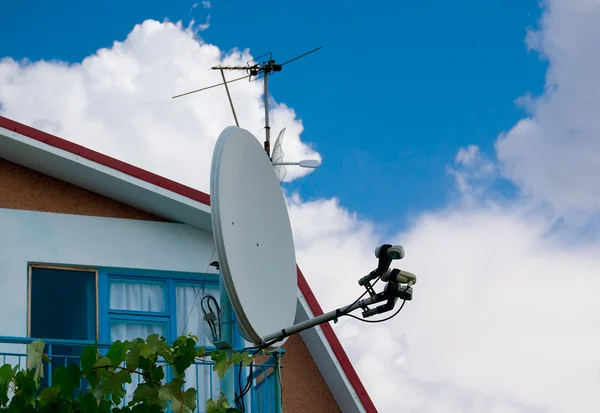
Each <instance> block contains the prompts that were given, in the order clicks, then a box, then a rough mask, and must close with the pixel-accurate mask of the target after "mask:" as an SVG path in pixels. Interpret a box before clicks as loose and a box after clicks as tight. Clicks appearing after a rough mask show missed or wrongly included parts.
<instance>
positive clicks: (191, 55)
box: [0, 20, 320, 190]
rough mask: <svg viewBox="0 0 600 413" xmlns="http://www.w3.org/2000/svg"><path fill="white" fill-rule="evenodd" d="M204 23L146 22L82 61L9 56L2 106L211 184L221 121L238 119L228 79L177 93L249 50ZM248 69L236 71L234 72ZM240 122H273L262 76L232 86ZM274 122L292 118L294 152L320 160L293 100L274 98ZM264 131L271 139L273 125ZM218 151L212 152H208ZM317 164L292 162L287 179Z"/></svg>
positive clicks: (0, 63) (0, 66) (254, 126)
mask: <svg viewBox="0 0 600 413" xmlns="http://www.w3.org/2000/svg"><path fill="white" fill-rule="evenodd" d="M197 30H199V28H198V27H195V26H190V27H187V28H184V27H181V25H180V24H173V23H168V22H166V23H159V22H156V21H150V20H148V21H145V22H144V23H142V24H140V25H137V26H135V28H134V29H133V30H132V32H131V33H130V34H129V35H128V36H127V38H126V39H125V40H124V41H122V42H115V43H114V44H113V45H112V47H110V48H106V49H101V50H98V51H97V52H96V53H94V54H93V55H91V56H89V57H87V58H85V59H84V60H83V61H82V62H81V63H77V64H66V63H61V62H54V61H53V62H46V61H38V62H16V61H14V60H13V59H11V58H4V59H2V60H0V85H1V86H0V105H1V106H0V107H1V108H2V114H3V115H4V116H7V117H9V118H13V119H15V120H18V121H21V122H23V123H26V124H29V125H32V126H34V127H38V128H40V129H42V130H45V131H47V132H50V133H54V134H57V135H59V136H61V137H64V138H66V139H71V140H75V141H77V142H79V143H81V144H83V145H85V146H88V147H90V148H92V149H95V150H98V151H100V152H105V153H110V154H111V155H113V156H115V157H117V158H119V159H121V160H124V161H126V162H131V163H133V164H136V165H139V166H141V167H143V168H148V169H152V170H153V171H155V172H156V173H159V174H161V175H165V176H167V177H169V178H171V179H175V180H177V181H180V182H182V183H185V184H188V185H191V186H194V187H197V188H201V189H203V190H207V189H208V186H209V185H208V182H209V170H210V162H206V160H204V161H202V162H201V161H199V160H200V159H203V156H205V155H203V154H209V153H211V152H212V148H213V145H214V143H215V141H216V139H217V137H218V135H219V133H220V132H221V130H222V129H223V128H224V127H226V126H229V125H232V124H234V119H233V115H232V114H231V110H230V108H229V104H228V102H227V95H226V93H225V90H224V88H223V87H218V88H214V89H210V90H207V91H204V92H200V93H197V94H193V95H189V96H185V97H181V98H178V99H171V97H172V96H174V95H177V94H180V93H183V92H186V91H190V90H194V89H198V88H200V87H203V86H208V85H212V84H216V83H220V82H221V81H222V79H221V75H220V73H218V72H217V71H213V70H210V68H211V67H212V66H216V65H219V64H226V65H240V64H245V62H247V61H248V60H250V59H251V58H252V57H251V55H250V54H249V51H248V50H244V51H240V50H231V51H228V52H225V51H221V50H219V49H218V48H217V47H216V46H214V45H211V44H207V43H204V42H203V41H202V40H201V39H199V38H198V37H197V36H196V33H197ZM244 74H245V73H244V72H242V73H234V74H229V73H228V74H227V75H228V79H232V78H234V77H239V76H243V75H244ZM230 91H231V94H232V98H233V102H234V104H235V109H236V112H237V116H238V119H239V121H240V126H242V127H243V128H246V129H248V130H249V131H251V132H252V133H254V134H256V133H258V132H259V130H260V129H261V128H262V126H263V125H264V111H263V108H262V100H261V96H262V85H261V84H260V82H248V81H245V80H242V81H239V82H236V83H233V84H231V85H230ZM272 113H273V114H272V119H271V127H272V129H271V130H272V131H273V133H278V132H279V130H281V129H282V128H284V127H287V132H286V138H285V146H284V150H285V152H286V154H287V155H288V156H289V157H290V158H307V157H308V158H317V159H320V156H319V154H318V153H316V152H315V151H314V150H313V149H311V147H310V146H309V145H307V144H306V143H303V142H301V141H300V133H301V132H302V129H303V127H302V124H301V122H300V121H299V120H298V119H296V115H295V113H294V112H293V111H292V110H291V109H289V108H288V107H287V106H286V105H285V104H282V103H279V104H278V103H275V104H274V106H273V107H272ZM261 139H264V134H263V137H262V138H261ZM206 159H210V158H206ZM309 172H310V170H309V169H304V168H288V175H287V180H291V179H294V178H298V177H300V176H303V175H306V174H308V173H309Z"/></svg>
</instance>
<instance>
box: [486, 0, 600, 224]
mask: <svg viewBox="0 0 600 413" xmlns="http://www.w3.org/2000/svg"><path fill="white" fill-rule="evenodd" d="M544 3H545V4H546V6H547V12H546V13H544V15H543V18H542V20H541V24H540V26H541V27H540V29H539V30H538V31H532V32H530V33H529V35H528V37H527V44H528V46H529V47H530V48H531V49H532V50H534V51H537V52H539V53H540V54H541V55H542V56H544V57H545V58H546V59H548V61H549V63H550V67H549V70H548V72H547V75H546V88H545V89H546V91H545V93H544V94H543V95H542V96H540V97H538V98H534V97H531V96H527V97H526V98H524V99H521V100H520V101H521V103H524V104H525V107H526V108H527V109H528V110H529V112H530V116H529V117H527V118H525V119H523V120H521V121H520V122H519V123H518V124H517V125H515V126H514V127H513V128H512V129H511V130H510V131H508V132H507V133H506V134H505V135H503V136H502V137H501V139H499V141H498V142H497V145H496V146H497V151H498V157H499V159H500V161H501V164H502V166H503V170H504V173H505V174H506V175H507V176H508V177H509V178H511V179H513V180H514V181H515V182H516V183H517V184H518V185H519V186H520V187H521V188H522V190H523V193H524V194H525V195H527V196H531V197H532V198H534V199H536V200H538V201H542V202H549V203H550V205H552V207H553V208H554V209H555V210H556V212H557V213H558V214H576V215H579V214H581V213H586V214H597V213H598V212H600V180H598V179H597V176H598V175H599V174H600V134H599V132H600V116H598V113H599V112H600V54H598V45H599V43H598V39H599V38H600V26H599V25H598V24H597V22H598V20H599V19H600V3H599V2H598V1H597V0H552V1H546V2H544Z"/></svg>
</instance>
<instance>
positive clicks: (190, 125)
mask: <svg viewBox="0 0 600 413" xmlns="http://www.w3.org/2000/svg"><path fill="white" fill-rule="evenodd" d="M595 4H597V2H592V1H586V0H570V1H567V0H563V1H551V2H548V3H547V6H546V7H547V9H546V11H545V14H544V18H543V20H542V24H541V27H540V29H539V30H538V31H536V32H533V33H532V34H530V35H529V36H528V44H529V45H530V47H532V48H534V50H537V51H541V52H542V53H543V54H544V55H545V56H546V58H548V59H549V63H550V69H549V73H548V84H549V87H548V88H547V92H546V93H545V94H544V95H543V96H540V97H537V98H527V99H521V102H524V104H526V105H527V107H528V108H529V110H530V112H529V116H528V117H527V118H526V119H524V120H522V121H521V122H519V123H518V124H517V125H515V127H514V128H512V129H511V130H510V131H508V132H507V133H505V134H503V135H501V136H500V138H499V140H498V142H497V156H498V159H497V160H496V159H486V158H484V157H482V155H481V153H480V152H479V150H478V148H477V147H475V146H467V147H466V148H462V149H459V148H457V151H458V153H457V156H456V159H455V161H456V162H455V164H454V165H452V166H451V167H449V171H450V172H451V173H452V174H454V176H455V177H456V182H457V188H458V190H459V194H460V196H461V198H460V200H461V202H458V203H456V204H453V205H451V206H448V207H447V208H444V209H442V210H439V211H433V212H424V213H422V214H421V215H420V216H419V217H418V218H417V219H416V220H415V221H414V223H413V225H412V226H411V227H410V228H408V229H406V230H405V231H403V232H401V233H397V234H392V235H391V236H390V237H386V238H383V235H382V234H381V233H380V231H381V228H379V227H378V225H377V223H375V222H370V221H366V220H363V219H360V218H359V217H358V216H357V215H356V214H354V213H353V212H352V211H348V210H347V209H345V208H344V207H343V205H340V203H339V201H338V200H336V199H320V200H314V201H310V202H307V201H305V200H303V199H302V198H301V196H300V195H298V194H288V204H289V211H290V217H291V220H292V223H293V229H294V238H295V243H296V247H297V257H298V262H299V264H300V267H301V268H302V269H303V272H304V273H305V275H306V276H307V278H308V280H309V282H310V284H311V286H312V288H313V289H314V291H315V294H316V296H317V297H318V298H319V300H320V302H321V304H322V306H323V307H324V308H325V309H333V308H335V307H338V306H342V305H345V304H347V303H349V302H351V301H352V300H353V299H354V298H356V296H357V295H358V294H360V293H361V290H360V289H359V287H358V285H357V284H356V281H357V279H358V278H359V277H360V276H362V275H364V274H366V273H368V272H369V271H370V270H371V269H373V268H374V266H375V265H376V260H375V257H374V255H373V249H374V247H375V246H376V245H377V244H380V243H382V242H392V243H400V244H402V245H404V247H405V249H406V253H407V256H406V258H405V259H404V260H402V261H401V262H399V263H397V264H398V266H399V267H401V268H405V269H407V270H409V271H411V272H415V273H416V274H417V276H418V277H419V280H418V283H417V285H416V286H415V299H414V300H413V301H412V302H410V303H408V304H407V305H406V308H405V309H404V310H403V311H402V313H401V314H400V315H399V316H398V317H397V318H395V319H393V320H391V321H389V322H387V323H385V324H362V323H359V322H358V321H355V320H351V319H344V320H341V321H340V322H339V323H338V324H336V325H334V328H335V330H336V331H337V333H338V334H339V336H340V337H341V340H342V343H343V345H344V346H345V348H346V349H347V351H348V353H349V356H350V358H351V360H352V361H353V363H354V364H355V366H356V367H357V369H358V372H359V375H360V376H361V378H362V379H363V382H364V383H365V385H366V387H367V389H368V390H369V392H370V394H371V395H372V397H373V399H374V401H375V404H376V405H377V407H378V408H379V410H380V411H381V412H383V413H386V412H389V413H395V412H399V411H406V412H410V413H434V412H435V413H439V412H443V413H453V412H461V413H481V412H492V413H533V412H536V413H538V412H548V413H572V412H577V413H588V412H589V413H592V412H594V413H595V412H597V411H598V410H599V409H600V402H599V401H598V397H597V394H598V391H599V390H600V388H599V386H600V352H598V350H597V347H598V346H597V343H598V342H599V341H600V332H599V331H598V329H597V328H596V326H598V325H599V324H600V323H599V322H600V320H599V318H600V304H599V303H600V302H599V301H598V300H597V299H596V297H595V295H596V294H595V292H596V291H598V289H599V288H600V278H598V276H597V271H598V270H597V268H599V266H600V254H598V252H597V251H598V250H599V247H600V245H598V244H596V243H593V242H588V243H585V244H581V243H579V244H577V245H574V244H566V245H565V244H564V243H563V242H562V239H561V238H560V233H559V232H556V231H553V229H554V227H555V223H556V219H557V218H559V217H562V216H564V215H565V214H568V213H571V212H572V211H573V210H578V211H585V212H586V213H588V214H589V213H593V212H594V211H595V210H596V208H597V206H598V205H600V204H599V203H598V202H597V198H596V195H595V193H596V192H595V191H597V189H599V188H597V187H598V185H599V184H598V183H597V182H596V180H594V179H593V178H594V173H596V174H597V172H600V171H597V170H596V169H594V168H596V167H597V166H598V165H597V164H596V163H595V159H596V158H597V157H599V155H600V151H599V148H598V139H597V138H595V136H596V134H598V133H600V125H597V124H596V122H595V117H594V116H595V112H597V111H598V110H595V109H598V105H597V102H598V100H599V99H600V90H596V86H597V85H598V84H600V82H598V80H599V79H596V76H600V71H599V70H597V69H599V67H598V64H600V59H599V58H597V56H595V55H594V51H595V48H596V46H597V45H598V42H599V41H600V40H598V39H600V36H596V35H594V33H596V32H598V31H599V29H598V28H597V27H600V26H598V25H597V24H596V22H597V21H598V19H597V18H596V17H598V16H597V13H598V6H595ZM574 27H576V28H577V30H572V28H574ZM197 30H198V28H197V27H193V26H192V27H182V26H181V25H178V24H173V23H159V22H156V21H146V22H144V23H143V24H141V25H138V26H136V27H135V28H134V29H133V30H132V32H131V33H130V34H129V35H128V36H127V38H126V39H125V40H124V41H122V42H115V43H114V45H113V46H112V47H110V48H107V49H102V50H99V51H97V52H96V53H94V54H93V55H91V56H89V57H88V58H86V59H84V60H83V61H82V62H81V63H77V64H65V63H61V62H44V61H39V62H15V61H14V60H12V59H10V58H4V59H2V60H0V85H1V86H0V108H1V109H0V110H1V113H2V115H4V116H8V117H10V118H13V119H15V120H18V121H21V122H24V123H27V124H30V125H32V126H34V127H38V128H40V129H43V130H46V131H48V132H50V133H54V134H57V135H59V136H62V137H64V138H67V139H70V140H73V141H75V142H77V143H80V144H83V145H85V146H88V147H91V148H93V149H96V150H99V151H101V152H104V153H107V154H109V155H112V156H115V157H117V158H119V159H122V160H124V161H127V162H130V163H133V164H136V165H139V166H141V167H143V168H146V169H149V170H152V171H153V172H156V173H159V174H161V175H165V176H167V177H169V178H172V179H175V180H178V181H180V182H182V183H185V184H188V185H191V186H194V187H196V188H198V189H201V190H204V191H207V190H208V187H209V185H208V180H209V165H210V158H211V154H212V149H213V146H214V142H215V140H216V137H217V136H218V134H219V132H220V131H221V130H222V129H223V128H224V127H225V126H228V125H230V124H232V123H233V118H232V115H231V113H230V110H229V106H228V103H227V98H226V95H225V92H224V90H222V89H221V88H215V89H212V90H209V91H206V92H202V93H199V94H196V95H192V96H189V97H186V98H181V99H174V100H173V99H171V96H172V95H175V94H178V93H182V92H185V91H187V90H192V89H196V88H199V87H202V86H205V85H210V84H213V83H219V82H220V81H221V79H220V74H219V73H215V72H213V71H210V70H209V68H210V67H211V66H213V65H216V64H243V63H245V62H246V61H247V60H250V59H251V56H250V53H249V51H247V50H244V51H240V50H231V51H227V52H224V51H221V50H220V49H219V48H218V47H216V46H214V45H210V44H206V43H204V42H203V41H202V39H200V38H198V37H197ZM583 63H585V64H583ZM231 92H232V94H233V99H234V103H235V105H236V111H237V113H238V116H239V119H240V123H241V125H242V126H243V127H245V128H247V129H248V130H250V131H251V132H252V133H255V134H258V132H259V130H260V129H261V128H262V125H263V121H264V118H263V116H264V115H263V108H262V103H261V92H262V90H261V86H260V85H259V84H258V83H248V82H245V81H241V82H237V83H234V84H232V85H231ZM584 98H585V99H584ZM594 102H596V103H594ZM594 104H596V106H593V105H594ZM594 108H595V109H594ZM594 111H595V112H594ZM271 121H272V126H273V129H272V130H273V131H274V133H273V135H276V131H278V130H280V129H281V128H283V127H287V132H286V138H285V146H284V150H285V152H286V155H289V158H290V159H292V158H296V159H299V158H306V157H311V158H318V159H320V157H319V155H318V153H317V152H316V151H315V150H314V149H312V148H311V146H310V145H309V144H307V143H306V142H303V141H302V139H301V138H300V137H301V133H302V130H303V125H302V122H301V121H300V120H299V119H298V118H297V117H296V114H295V113H294V111H293V109H291V108H290V107H288V106H286V105H285V104H282V103H279V104H276V105H275V106H273V107H272V108H271ZM575 132H577V133H575ZM567 133H568V134H567ZM308 172H309V171H308V170H303V169H299V168H289V169H288V176H287V178H288V179H295V178H298V177H300V176H301V174H305V173H308ZM502 174H504V176H506V177H508V178H509V179H512V180H513V181H514V182H515V183H516V185H518V187H519V189H520V190H521V191H522V196H520V197H519V198H517V199H513V200H510V201H507V200H503V201H498V199H497V198H496V197H495V195H494V193H490V191H491V188H492V186H490V185H488V184H489V183H490V182H491V181H492V180H493V179H495V178H496V177H499V176H502ZM541 204H545V205H546V204H549V205H551V209H552V214H547V213H546V210H545V209H540V208H541V207H540V205H541Z"/></svg>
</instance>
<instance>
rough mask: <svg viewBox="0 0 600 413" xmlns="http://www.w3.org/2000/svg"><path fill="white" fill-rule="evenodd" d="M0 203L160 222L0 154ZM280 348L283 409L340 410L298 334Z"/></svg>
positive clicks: (292, 412)
mask: <svg viewBox="0 0 600 413" xmlns="http://www.w3.org/2000/svg"><path fill="white" fill-rule="evenodd" d="M0 208H9V209H23V210H31V211H44V212H58V213H63V214H75V215H88V216H100V217H109V218H127V219H142V220H152V221H162V219H160V218H157V217H155V216H153V215H150V214H148V213H146V212H143V211H140V210H138V209H135V208H133V207H130V206H128V205H125V204H122V203H120V202H117V201H114V200H112V199H109V198H106V197H103V196H101V195H98V194H95V193H93V192H90V191H87V190H85V189H81V188H78V187H76V186H74V185H71V184H68V183H66V182H63V181H59V180H57V179H54V178H51V177H49V176H47V175H43V174H41V173H38V172H35V171H32V170H30V169H27V168H24V167H22V166H20V165H16V164H14V163H12V162H9V161H6V160H4V159H0ZM284 348H285V350H286V353H285V356H284V357H283V360H282V362H283V369H282V397H283V410H284V412H286V413H330V412H331V413H334V412H340V409H339V407H338V406H337V404H336V402H335V399H334V398H333V396H332V394H331V392H330V391H329V388H328V387H327V385H326V383H325V381H324V380H323V377H322V376H321V374H320V372H319V371H318V369H317V366H316V365H315V363H314V361H313V359H312V357H311V355H310V353H309V352H308V349H307V348H306V346H305V345H304V342H303V341H302V339H301V338H300V336H298V335H296V336H292V337H290V338H289V339H288V341H287V342H286V343H285V345H284Z"/></svg>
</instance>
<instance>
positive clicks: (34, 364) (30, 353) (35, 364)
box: [27, 340, 45, 386]
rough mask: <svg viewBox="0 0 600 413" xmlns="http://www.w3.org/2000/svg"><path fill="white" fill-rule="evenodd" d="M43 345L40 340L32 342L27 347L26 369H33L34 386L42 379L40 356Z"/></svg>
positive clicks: (42, 370) (42, 371) (42, 352)
mask: <svg viewBox="0 0 600 413" xmlns="http://www.w3.org/2000/svg"><path fill="white" fill-rule="evenodd" d="M44 347H45V344H44V342H43V341H42V340H35V341H32V342H31V343H29V344H28V345H27V368H29V369H34V370H35V375H34V378H33V379H34V381H35V382H36V386H37V383H38V380H39V379H40V378H41V377H44V369H43V366H42V355H43V354H44Z"/></svg>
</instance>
